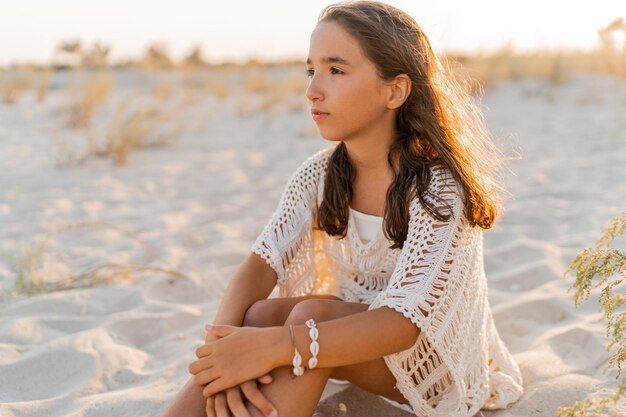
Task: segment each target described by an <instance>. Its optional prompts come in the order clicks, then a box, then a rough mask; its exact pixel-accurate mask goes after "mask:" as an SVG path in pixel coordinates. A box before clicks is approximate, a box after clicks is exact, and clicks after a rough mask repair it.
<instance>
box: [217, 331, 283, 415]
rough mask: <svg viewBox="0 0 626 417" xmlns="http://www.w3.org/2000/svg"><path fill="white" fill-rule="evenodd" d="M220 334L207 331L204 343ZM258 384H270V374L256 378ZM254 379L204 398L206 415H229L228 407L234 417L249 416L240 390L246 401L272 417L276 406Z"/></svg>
mask: <svg viewBox="0 0 626 417" xmlns="http://www.w3.org/2000/svg"><path fill="white" fill-rule="evenodd" d="M220 337H221V336H218V335H216V334H214V333H213V332H208V333H207V335H206V338H205V343H208V342H213V341H215V340H217V339H219V338H220ZM256 381H258V382H259V383H260V384H266V385H267V384H271V383H272V376H271V375H270V374H265V375H263V376H262V377H260V378H257V380H256ZM256 381H246V382H244V383H243V384H241V385H239V386H237V387H233V388H229V389H227V390H225V391H220V392H218V393H216V394H215V395H213V396H210V397H208V398H207V399H206V410H205V411H206V413H207V417H230V415H231V414H229V411H228V410H229V407H230V409H231V413H232V414H234V415H235V417H240V416H241V417H250V414H249V413H248V411H247V409H246V407H245V405H244V401H243V398H242V395H241V392H243V394H244V395H245V396H246V398H247V399H248V401H249V402H250V403H251V404H252V405H253V406H255V407H256V408H257V409H258V410H259V411H261V412H262V413H263V414H264V415H266V416H268V417H274V416H272V415H271V413H272V411H276V408H275V407H274V406H273V405H272V403H271V402H269V400H268V399H267V398H266V397H265V396H264V395H263V393H261V391H260V390H259V388H258V386H257V383H256Z"/></svg>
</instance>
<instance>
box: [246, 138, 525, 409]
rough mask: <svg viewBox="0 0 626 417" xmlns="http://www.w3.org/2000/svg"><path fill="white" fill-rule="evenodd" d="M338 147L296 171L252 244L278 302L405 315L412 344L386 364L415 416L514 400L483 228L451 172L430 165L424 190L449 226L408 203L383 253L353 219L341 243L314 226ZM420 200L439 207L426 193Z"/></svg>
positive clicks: (514, 373)
mask: <svg viewBox="0 0 626 417" xmlns="http://www.w3.org/2000/svg"><path fill="white" fill-rule="evenodd" d="M335 146H336V145H333V146H330V147H329V148H326V149H324V150H321V151H319V152H317V153H316V154H315V155H313V156H311V157H309V158H308V159H307V160H306V161H305V162H304V163H302V164H301V165H300V167H299V168H298V169H297V170H296V172H295V173H294V174H293V175H292V176H291V178H290V179H289V181H288V183H287V186H286V187H285V190H284V191H283V194H282V196H281V199H280V202H279V204H278V207H277V209H276V211H275V212H274V214H273V215H272V217H271V218H270V220H269V222H268V223H267V225H266V226H265V227H264V229H263V231H262V232H261V234H260V235H259V236H258V238H257V239H256V241H255V242H254V244H253V245H252V248H251V249H252V251H253V252H254V253H256V254H258V255H259V256H261V257H262V258H263V259H265V261H266V262H267V263H268V264H269V265H270V266H271V267H272V268H273V269H274V270H275V271H276V274H277V277H278V281H277V285H278V286H279V294H278V296H279V297H299V296H303V295H310V294H341V297H342V298H343V299H344V300H345V301H347V302H359V303H365V304H369V308H368V309H369V310H373V309H376V308H381V307H388V308H391V309H394V310H396V311H398V312H400V313H402V314H403V315H404V316H405V317H407V318H409V319H410V320H411V321H412V322H413V323H414V324H415V325H416V326H417V327H418V328H419V329H420V333H419V336H418V337H417V340H416V342H415V344H414V345H413V346H412V347H411V348H409V349H407V350H404V351H401V352H397V353H394V354H391V355H388V356H385V357H384V360H385V363H386V364H387V366H388V367H389V370H390V371H391V372H392V374H393V375H394V376H395V377H396V380H397V385H396V387H397V388H398V390H399V391H400V392H401V393H402V394H403V395H404V397H405V398H406V399H407V400H408V401H409V402H410V404H411V407H412V408H413V411H414V412H415V414H416V415H417V416H424V417H427V416H428V417H444V416H445V417H457V416H458V417H461V416H468V417H469V416H473V415H475V414H476V413H478V411H479V410H480V409H481V408H484V409H489V410H494V409H501V408H505V407H506V406H508V405H509V404H511V403H513V402H515V401H517V400H518V399H519V398H520V397H521V395H522V393H523V383H522V377H521V372H520V369H519V367H518V365H517V363H515V361H514V359H513V357H512V356H511V354H510V353H509V351H508V349H507V348H506V346H505V345H504V344H503V343H502V341H501V339H500V337H499V335H498V332H497V329H496V327H495V324H494V322H493V317H492V313H491V309H490V307H489V302H488V299H487V279H486V277H485V273H484V267H483V242H482V230H481V229H480V228H478V227H470V226H469V225H468V223H467V219H466V218H465V215H464V214H463V199H462V198H463V195H462V190H461V188H460V187H457V185H456V183H455V181H454V179H453V178H452V175H451V173H450V171H449V170H448V169H447V168H445V167H444V166H442V165H439V166H436V167H432V168H431V172H432V178H431V183H430V185H429V191H430V192H431V193H432V194H434V195H438V196H439V197H441V198H442V199H444V200H445V201H447V202H448V203H449V204H450V206H451V207H452V214H453V217H452V218H450V220H449V221H439V220H436V219H434V218H433V217H432V216H431V215H430V214H429V213H428V212H427V211H426V210H425V209H424V208H423V207H422V205H421V203H420V202H419V200H418V198H417V197H415V198H414V199H413V201H412V202H411V204H410V219H409V230H408V235H407V238H406V240H405V242H404V247H403V248H402V249H389V246H390V245H391V244H392V242H391V241H389V240H387V239H386V238H385V236H384V234H383V233H382V230H381V231H380V233H378V234H377V235H376V236H375V237H374V238H373V239H372V240H371V241H369V242H367V243H363V242H362V241H361V240H360V239H359V237H358V234H357V229H356V225H355V222H354V218H353V216H352V215H350V217H349V221H348V233H347V236H346V238H345V239H340V238H338V237H335V236H329V235H328V234H326V233H325V232H323V231H321V230H318V229H314V228H313V224H314V219H315V216H316V214H317V210H316V209H317V207H318V206H319V204H320V203H321V201H322V198H323V190H324V175H325V170H326V166H327V164H328V158H329V156H330V154H331V153H332V152H333V150H334V147H335ZM425 198H426V199H427V200H428V201H429V202H431V203H432V204H433V205H434V206H435V207H445V205H443V204H442V203H441V202H440V201H438V200H435V199H434V198H432V197H431V196H430V195H428V193H427V194H426V195H425ZM443 212H444V213H445V212H446V210H443Z"/></svg>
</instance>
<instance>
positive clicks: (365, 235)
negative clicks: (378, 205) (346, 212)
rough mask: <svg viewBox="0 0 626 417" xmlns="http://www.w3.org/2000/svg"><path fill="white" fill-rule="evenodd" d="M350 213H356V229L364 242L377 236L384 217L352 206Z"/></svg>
mask: <svg viewBox="0 0 626 417" xmlns="http://www.w3.org/2000/svg"><path fill="white" fill-rule="evenodd" d="M350 213H352V214H353V215H354V222H355V224H356V230H357V233H358V235H359V239H361V241H362V242H363V243H367V242H369V241H370V240H372V239H373V238H374V236H376V233H378V230H379V229H380V228H381V226H382V224H383V218H382V217H379V216H373V215H371V214H365V213H361V212H360V211H356V210H355V209H353V208H352V207H350Z"/></svg>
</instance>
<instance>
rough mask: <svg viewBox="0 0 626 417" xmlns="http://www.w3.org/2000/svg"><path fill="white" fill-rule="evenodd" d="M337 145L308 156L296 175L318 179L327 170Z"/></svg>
mask: <svg viewBox="0 0 626 417" xmlns="http://www.w3.org/2000/svg"><path fill="white" fill-rule="evenodd" d="M335 146H336V145H331V146H328V147H326V148H324V149H321V150H319V151H317V152H315V153H314V154H313V155H311V156H309V157H307V158H306V159H305V160H304V161H303V162H302V163H301V164H300V166H299V167H298V168H297V169H296V171H295V172H294V174H293V175H294V176H298V177H303V176H304V177H307V178H308V179H311V180H317V179H319V177H320V176H321V175H322V174H323V173H324V172H325V171H326V167H327V166H328V159H329V158H330V155H331V154H332V153H333V151H334V149H335Z"/></svg>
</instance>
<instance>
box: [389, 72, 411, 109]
mask: <svg viewBox="0 0 626 417" xmlns="http://www.w3.org/2000/svg"><path fill="white" fill-rule="evenodd" d="M409 94H411V78H409V76H408V75H406V74H400V75H398V76H396V78H394V80H393V81H392V82H391V83H390V84H389V98H388V99H387V108H389V109H392V110H393V109H397V108H399V107H400V106H402V105H403V104H404V102H405V101H406V99H407V98H409Z"/></svg>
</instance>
